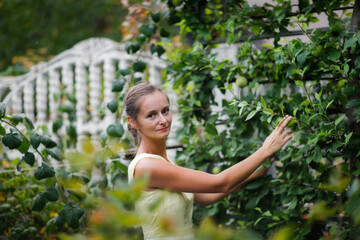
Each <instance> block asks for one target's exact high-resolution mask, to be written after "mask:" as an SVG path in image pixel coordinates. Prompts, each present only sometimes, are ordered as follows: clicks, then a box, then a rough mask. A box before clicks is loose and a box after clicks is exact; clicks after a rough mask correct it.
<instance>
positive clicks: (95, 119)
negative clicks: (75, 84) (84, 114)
mask: <svg viewBox="0 0 360 240" xmlns="http://www.w3.org/2000/svg"><path fill="white" fill-rule="evenodd" d="M89 72H90V73H89V78H90V94H89V96H90V99H89V102H90V115H91V119H92V123H93V127H92V128H91V129H89V130H90V132H91V133H92V134H93V135H95V134H96V132H97V127H98V126H99V121H100V117H99V107H100V94H101V92H100V91H101V71H100V67H99V65H90V68H89Z"/></svg>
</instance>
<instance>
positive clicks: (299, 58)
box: [296, 52, 308, 65]
mask: <svg viewBox="0 0 360 240" xmlns="http://www.w3.org/2000/svg"><path fill="white" fill-rule="evenodd" d="M307 56H308V53H307V52H302V53H300V54H299V55H297V56H296V60H297V61H298V63H299V64H300V65H303V64H304V63H305V61H306V58H307Z"/></svg>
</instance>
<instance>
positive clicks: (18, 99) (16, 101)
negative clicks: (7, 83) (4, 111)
mask: <svg viewBox="0 0 360 240" xmlns="http://www.w3.org/2000/svg"><path fill="white" fill-rule="evenodd" d="M22 90H23V89H14V90H13V91H15V94H14V95H13V98H12V108H13V113H14V114H20V113H21V112H22Z"/></svg>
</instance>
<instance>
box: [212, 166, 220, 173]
mask: <svg viewBox="0 0 360 240" xmlns="http://www.w3.org/2000/svg"><path fill="white" fill-rule="evenodd" d="M220 172H221V168H220V167H214V168H213V169H212V173H213V174H218V173H220Z"/></svg>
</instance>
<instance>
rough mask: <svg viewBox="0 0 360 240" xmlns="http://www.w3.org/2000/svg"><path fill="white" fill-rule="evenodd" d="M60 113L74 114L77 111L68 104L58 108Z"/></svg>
mask: <svg viewBox="0 0 360 240" xmlns="http://www.w3.org/2000/svg"><path fill="white" fill-rule="evenodd" d="M58 111H59V112H63V113H72V112H74V111H75V109H74V107H73V106H70V105H68V104H60V105H59V107H58Z"/></svg>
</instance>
